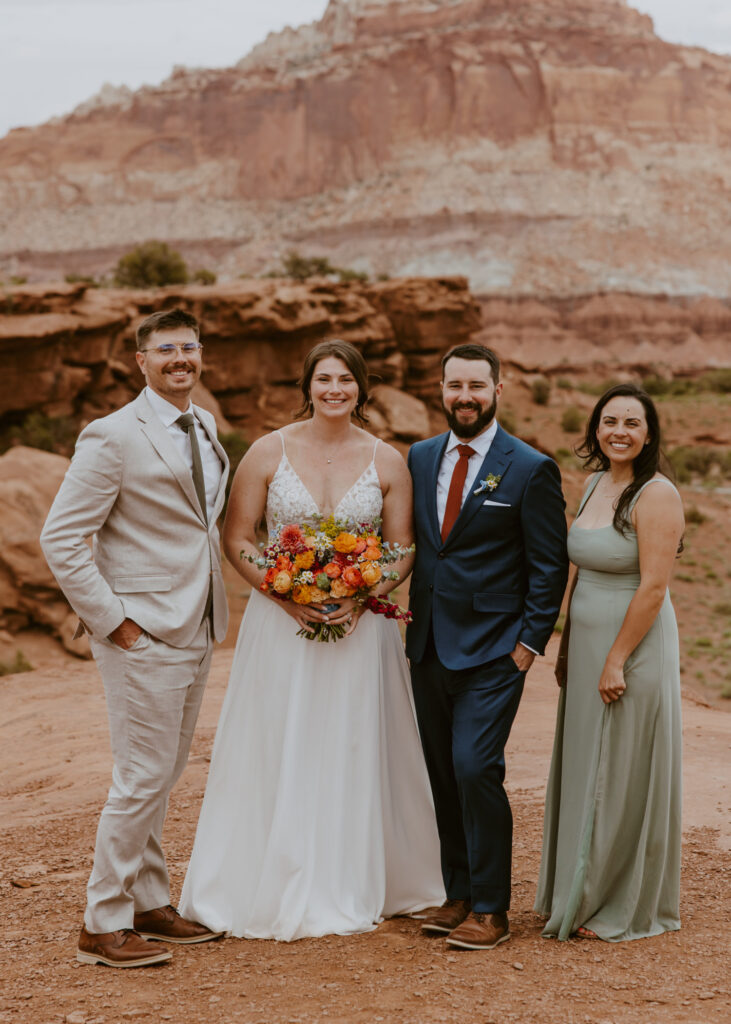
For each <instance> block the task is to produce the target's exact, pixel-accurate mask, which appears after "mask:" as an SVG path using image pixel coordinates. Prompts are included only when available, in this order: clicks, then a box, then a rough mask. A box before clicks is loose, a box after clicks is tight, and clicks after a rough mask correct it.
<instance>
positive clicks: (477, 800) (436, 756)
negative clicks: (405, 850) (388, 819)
mask: <svg viewBox="0 0 731 1024" xmlns="http://www.w3.org/2000/svg"><path fill="white" fill-rule="evenodd" d="M411 680H412V686H413V691H414V702H415V705H416V716H417V720H418V723H419V732H420V734H421V742H422V746H423V748H424V756H425V758H426V764H427V769H428V771H429V780H430V782H431V789H432V793H433V796H434V806H435V809H436V815H437V825H438V828H439V839H440V843H441V854H442V875H443V877H444V887H445V889H446V892H447V897H448V898H449V899H459V900H469V902H470V903H471V904H472V909H473V910H476V911H480V912H486V913H490V912H492V913H500V912H503V911H506V910H508V908H509V906H510V870H511V855H512V841H513V815H512V812H511V810H510V803H509V801H508V797H507V794H506V792H505V789H504V788H503V781H504V779H505V744H506V743H507V741H508V737H509V735H510V729H511V727H512V724H513V721H514V719H515V715H516V713H517V710H518V705H519V703H520V698H521V695H522V693H523V683H524V682H525V673H524V672H521V671H520V670H519V669H518V667H517V666H516V664H515V662H514V661H513V659H512V658H511V657H510V655H509V654H506V655H504V656H503V657H500V658H496V659H495V660H494V661H490V662H487V663H486V664H484V665H479V666H478V667H477V668H471V669H464V670H461V671H453V670H451V669H448V668H445V667H444V665H442V663H441V662H440V661H439V658H438V656H437V653H436V650H435V648H434V641H433V637H432V636H431V631H430V636H429V640H428V642H427V648H426V651H425V652H424V657H423V658H422V660H421V661H420V662H419V663H418V664H412V666H411Z"/></svg>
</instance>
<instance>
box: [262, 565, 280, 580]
mask: <svg viewBox="0 0 731 1024" xmlns="http://www.w3.org/2000/svg"><path fill="white" fill-rule="evenodd" d="M276 575H277V570H276V569H275V568H274V566H272V567H271V569H267V571H266V572H265V573H264V583H274V577H275V576H276Z"/></svg>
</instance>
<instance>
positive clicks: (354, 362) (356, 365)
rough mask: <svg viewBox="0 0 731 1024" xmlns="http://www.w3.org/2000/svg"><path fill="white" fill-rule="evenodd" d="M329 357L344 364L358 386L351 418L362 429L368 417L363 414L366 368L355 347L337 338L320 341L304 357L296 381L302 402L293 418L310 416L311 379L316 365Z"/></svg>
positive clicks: (365, 397)
mask: <svg viewBox="0 0 731 1024" xmlns="http://www.w3.org/2000/svg"><path fill="white" fill-rule="evenodd" d="M329 356H334V357H335V358H336V359H339V360H340V361H341V362H343V363H345V365H346V366H347V367H348V369H349V370H350V372H351V373H352V374H353V377H354V378H355V382H356V384H357V385H358V401H357V402H356V404H355V409H354V411H353V416H354V417H355V418H356V420H357V421H358V423H360V425H361V426H363V427H364V426H365V425H366V424H367V423H368V417H367V416H366V414H365V407H366V405H367V403H368V366H367V364H366V361H365V359H364V358H363V356H362V355H361V354H360V352H359V351H358V349H357V348H356V347H355V345H351V344H350V342H349V341H341V340H340V339H339V338H332V339H330V340H329V341H321V342H320V344H319V345H315V347H314V348H313V349H310V351H309V352H308V353H307V355H306V356H305V361H304V363H303V365H302V374H301V376H300V379H299V380H298V381H297V384H298V385H299V389H300V391H301V392H302V399H303V401H302V405H301V406H300V408H299V409H298V410H297V412H296V413H295V414H294V418H295V419H296V420H298V419H301V418H302V417H303V416H311V415H312V399H311V397H310V387H311V385H312V377H313V375H314V373H315V367H316V366H317V364H318V363H319V362H321V361H322V360H323V359H327V358H328V357H329Z"/></svg>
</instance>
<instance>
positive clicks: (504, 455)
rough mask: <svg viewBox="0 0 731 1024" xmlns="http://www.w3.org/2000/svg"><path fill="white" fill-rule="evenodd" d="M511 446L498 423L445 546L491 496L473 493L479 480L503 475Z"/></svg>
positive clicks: (508, 462) (508, 463)
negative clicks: (488, 448)
mask: <svg viewBox="0 0 731 1024" xmlns="http://www.w3.org/2000/svg"><path fill="white" fill-rule="evenodd" d="M513 447H514V446H513V440H512V438H511V436H510V434H507V433H506V432H505V431H504V430H503V429H502V427H501V426H500V425H498V428H497V433H496V434H495V437H494V438H493V441H492V444H491V445H490V450H489V451H488V453H487V455H486V456H485V458H484V460H483V462H482V465H481V466H480V469H479V471H478V473H477V476H476V477H475V482H474V484H473V486H472V488H471V489H470V493H469V494H468V495H467V497H466V498H465V501H464V504H463V505H462V508H461V509H460V512H459V515H458V516H457V521H456V523H455V524H454V526H453V527H452V530H451V531H450V534H449V536H448V537H447V539H446V541H445V547H446V546H447V545H448V544H449V543H450V541H451V540H453V539H454V538H455V537H457V536H458V535H459V532H460V531H461V530H463V529H464V527H465V526H466V525H467V523H468V522H469V521H470V519H471V518H472V516H473V515H474V514H475V513H476V512H477V510H478V508H479V507H480V505H481V504H482V503H483V501H484V500H485V499H486V498H489V497H490V496H491V495H490V492H489V491H484V492H483V493H482V494H475V491H476V490H477V489H478V488H479V486H480V481H481V480H485V479H486V478H487V477H488V476H490V474H492V475H493V476H500V477H502V476H504V475H505V473H506V472H507V469H508V467H509V466H510V463H511V461H512V459H511V453H512V451H513ZM498 487H499V485H498Z"/></svg>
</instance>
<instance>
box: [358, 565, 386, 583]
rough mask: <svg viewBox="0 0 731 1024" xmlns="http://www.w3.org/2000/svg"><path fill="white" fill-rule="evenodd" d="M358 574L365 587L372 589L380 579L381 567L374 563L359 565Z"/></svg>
mask: <svg viewBox="0 0 731 1024" xmlns="http://www.w3.org/2000/svg"><path fill="white" fill-rule="evenodd" d="M360 574H361V576H362V577H363V581H364V582H365V583H366V585H367V586H369V587H373V586H375V584H376V583H378V581H379V580H380V578H381V575H382V573H381V567H380V565H377V564H376V563H375V562H366V563H365V565H361V567H360Z"/></svg>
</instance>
